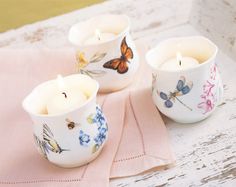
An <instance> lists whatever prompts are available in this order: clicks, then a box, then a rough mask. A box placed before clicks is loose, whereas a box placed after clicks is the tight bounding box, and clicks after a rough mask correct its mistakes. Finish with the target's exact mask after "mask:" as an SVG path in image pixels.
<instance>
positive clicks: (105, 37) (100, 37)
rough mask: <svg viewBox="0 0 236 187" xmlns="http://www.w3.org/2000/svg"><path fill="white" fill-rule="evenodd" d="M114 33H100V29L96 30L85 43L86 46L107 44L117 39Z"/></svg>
mask: <svg viewBox="0 0 236 187" xmlns="http://www.w3.org/2000/svg"><path fill="white" fill-rule="evenodd" d="M115 36H116V35H115V34H114V33H110V32H100V30H99V29H95V32H94V35H92V36H91V37H89V38H88V39H87V40H85V41H84V44H86V45H92V44H98V43H102V42H107V41H109V40H112V39H114V38H115Z"/></svg>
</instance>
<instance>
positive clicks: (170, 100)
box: [157, 76, 193, 111]
mask: <svg viewBox="0 0 236 187" xmlns="http://www.w3.org/2000/svg"><path fill="white" fill-rule="evenodd" d="M192 87H193V83H192V82H187V83H186V80H185V77H184V76H181V77H180V79H179V80H178V83H177V85H176V89H175V91H173V92H169V94H166V93H164V92H158V91H157V94H158V95H159V96H160V97H161V98H162V99H163V100H165V102H164V105H165V107H167V108H171V107H172V106H173V104H174V102H175V100H177V101H178V102H180V103H181V104H182V105H183V106H185V107H186V108H188V109H189V110H191V111H192V108H190V107H189V106H187V105H186V104H185V103H183V102H182V101H181V100H180V99H179V98H178V97H179V96H183V95H186V94H188V93H189V92H190V91H191V89H192Z"/></svg>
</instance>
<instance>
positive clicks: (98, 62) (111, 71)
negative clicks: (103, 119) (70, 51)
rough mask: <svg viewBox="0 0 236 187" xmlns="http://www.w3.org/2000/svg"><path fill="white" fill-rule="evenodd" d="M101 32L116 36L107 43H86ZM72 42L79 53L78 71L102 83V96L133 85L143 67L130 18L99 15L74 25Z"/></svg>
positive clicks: (70, 35)
mask: <svg viewBox="0 0 236 187" xmlns="http://www.w3.org/2000/svg"><path fill="white" fill-rule="evenodd" d="M97 30H99V32H100V34H101V36H102V35H103V34H106V35H113V36H112V37H108V38H106V40H102V38H103V37H101V41H98V42H95V43H92V44H91V43H89V44H88V43H86V41H88V39H89V38H94V37H96V36H95V35H96V32H95V31H97ZM68 38H69V41H70V42H71V43H72V44H73V45H74V47H75V50H76V60H77V66H78V71H79V72H80V73H82V74H87V75H89V76H91V77H93V78H94V79H96V80H97V81H98V82H99V85H100V89H99V91H100V92H112V91H116V90H120V89H122V88H124V87H126V86H127V85H128V84H130V83H131V81H132V80H133V77H134V75H135V73H136V71H137V69H138V66H139V57H138V54H137V51H136V47H135V44H134V42H133V40H132V38H131V36H130V21H129V18H128V17H127V16H126V15H112V14H106V15H99V16H96V17H94V18H91V19H89V20H86V21H83V22H79V23H77V24H75V25H73V26H72V27H71V29H70V31H69V36H68Z"/></svg>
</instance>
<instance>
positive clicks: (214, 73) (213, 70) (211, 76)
mask: <svg viewBox="0 0 236 187" xmlns="http://www.w3.org/2000/svg"><path fill="white" fill-rule="evenodd" d="M210 72H211V75H210V78H211V79H212V80H215V79H216V74H217V67H216V64H214V65H213V66H212V68H211V70H210Z"/></svg>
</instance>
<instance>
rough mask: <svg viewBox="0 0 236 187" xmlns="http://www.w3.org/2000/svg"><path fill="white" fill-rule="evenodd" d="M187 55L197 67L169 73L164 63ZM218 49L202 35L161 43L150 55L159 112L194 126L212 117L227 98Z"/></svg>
mask: <svg viewBox="0 0 236 187" xmlns="http://www.w3.org/2000/svg"><path fill="white" fill-rule="evenodd" d="M177 51H179V52H180V53H181V54H182V55H183V56H188V57H192V58H194V59H197V60H198V62H199V64H198V65H197V66H195V67H192V68H188V69H183V70H176V71H168V70H162V69H161V68H160V65H161V64H163V62H165V61H168V60H169V59H171V58H173V57H175V55H176V52H177ZM217 51H218V49H217V46H216V45H215V44H213V43H212V42H211V41H210V40H208V39H207V38H204V37H201V36H193V37H181V38H172V39H169V40H166V41H163V42H161V43H160V44H158V45H157V46H156V47H155V48H154V49H151V50H150V51H149V52H148V53H147V54H146V60H147V63H148V64H149V66H150V67H151V68H152V74H153V82H152V97H153V101H154V103H155V104H156V106H157V107H158V109H159V110H160V111H161V112H162V113H163V114H165V115H166V116H168V117H169V118H171V119H173V120H174V121H177V122H180V123H194V122H197V121H200V120H203V119H205V118H206V117H208V116H209V115H210V114H211V113H212V112H213V111H214V109H215V108H216V106H217V105H218V103H219V102H220V100H221V98H222V95H223V87H222V83H221V78H220V75H219V72H218V70H217V66H216V63H215V58H216V54H217Z"/></svg>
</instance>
